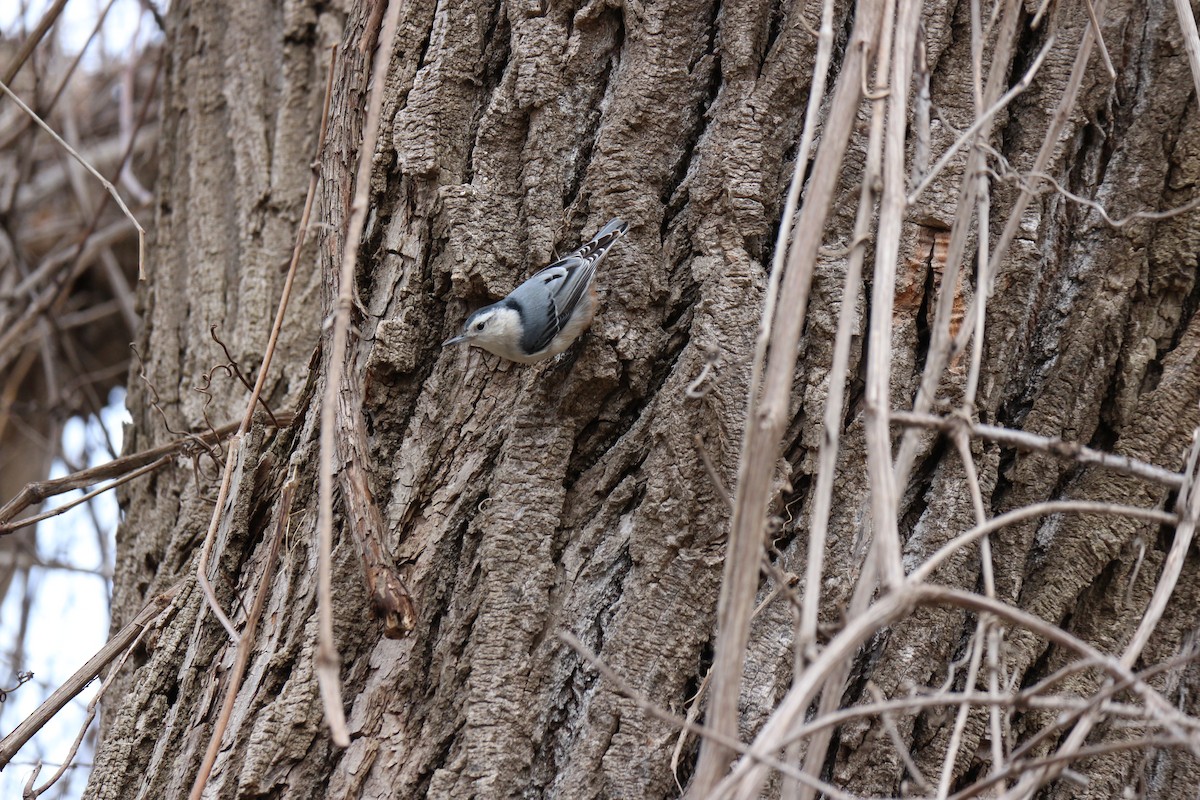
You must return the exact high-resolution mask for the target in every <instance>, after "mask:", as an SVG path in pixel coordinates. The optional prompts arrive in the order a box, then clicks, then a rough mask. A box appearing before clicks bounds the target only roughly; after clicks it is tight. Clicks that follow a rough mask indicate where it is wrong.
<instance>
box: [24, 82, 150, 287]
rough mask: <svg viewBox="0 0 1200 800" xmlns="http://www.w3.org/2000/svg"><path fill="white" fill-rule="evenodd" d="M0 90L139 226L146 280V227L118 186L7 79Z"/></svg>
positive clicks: (141, 263) (142, 272)
mask: <svg viewBox="0 0 1200 800" xmlns="http://www.w3.org/2000/svg"><path fill="white" fill-rule="evenodd" d="M0 91H3V92H4V93H5V94H6V95H8V96H9V98H11V99H12V101H13V102H14V103H16V104H17V105H18V106H20V108H21V110H22V111H24V112H25V113H26V114H28V115H29V116H30V117H32V118H33V121H34V122H36V123H37V124H38V125H39V126H40V127H41V128H42V130H44V131H45V132H46V133H48V134H50V136H51V137H52V138H53V139H54V141H56V142H58V144H59V145H60V146H62V148H63V149H64V150H66V151H67V152H68V153H70V154H71V157H72V158H74V159H75V160H76V161H78V162H79V163H80V164H82V165H83V168H84V169H86V170H87V171H88V172H90V173H91V174H92V177H93V178H95V179H96V180H98V181H100V184H101V185H102V186H103V187H104V188H105V190H106V191H107V192H108V193H109V195H111V196H112V199H113V200H115V201H116V202H117V205H118V206H120V207H121V211H122V212H124V214H125V216H126V217H128V218H129V221H130V222H131V223H133V227H135V228H137V232H138V279H139V280H143V281H144V280H146V229H145V228H143V227H142V226H141V224H140V223H138V221H137V218H136V217H135V216H133V212H132V211H130V210H129V206H127V205H125V201H124V200H122V199H121V195H120V194H118V193H117V187H115V186H113V185H112V183H110V182H109V180H108V178H105V177H104V176H103V175H101V174H100V173H99V172H97V171H96V168H95V167H93V166H92V165H91V164H89V163H88V162H87V160H86V159H85V158H84V157H83V156H81V155H79V153H77V152H75V148H73V147H71V145H69V144H67V143H66V142H65V141H63V138H62V137H61V136H59V135H58V134H57V133H55V132H54V129H53V128H51V127H50V126H49V125H47V124H46V123H45V122H44V121H43V120H42V118H41V117H39V116H38V115H37V114H36V113H35V112H34V110H33V109H32V108H30V107H29V106H27V105H25V103H24V102H22V100H21V98H19V97H17V96H16V95H15V94H13V91H12V89H9V88H8V83H7V81H0Z"/></svg>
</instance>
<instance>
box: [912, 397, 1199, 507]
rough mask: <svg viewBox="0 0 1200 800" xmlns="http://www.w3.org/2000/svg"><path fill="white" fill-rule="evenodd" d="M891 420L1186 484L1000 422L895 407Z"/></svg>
mask: <svg viewBox="0 0 1200 800" xmlns="http://www.w3.org/2000/svg"><path fill="white" fill-rule="evenodd" d="M891 418H892V421H893V422H895V423H897V424H899V425H908V426H913V427H919V428H927V429H930V430H936V431H941V432H942V433H947V434H950V433H953V432H954V431H955V430H957V429H960V428H962V429H965V430H966V431H967V433H969V434H970V435H971V436H975V437H978V438H980V439H987V440H988V441H991V442H996V443H998V444H1002V445H1006V446H1009V447H1015V448H1016V449H1017V450H1022V451H1025V452H1037V453H1048V454H1050V455H1052V456H1056V457H1058V458H1062V459H1067V460H1071V461H1077V462H1079V463H1080V464H1095V465H1097V466H1100V467H1104V468H1105V469H1111V470H1113V471H1114V472H1120V473H1123V474H1125V475H1133V476H1135V477H1138V478H1141V479H1143V480H1146V481H1151V482H1152V483H1157V484H1159V485H1161V486H1164V487H1166V488H1168V489H1171V490H1175V491H1177V490H1178V489H1179V488H1180V487H1181V486H1182V485H1183V476H1182V475H1180V474H1179V473H1178V472H1172V471H1171V470H1169V469H1164V468H1163V467H1159V466H1155V465H1154V464H1147V463H1146V462H1144V461H1138V460H1137V459H1136V458H1130V457H1129V456H1121V455H1116V454H1114V453H1106V452H1104V451H1103V450H1096V449H1094V448H1091V447H1088V446H1087V445H1083V444H1079V443H1078V442H1067V441H1063V440H1062V439H1058V438H1051V437H1047V436H1038V435H1037V434H1035V433H1027V432H1026V431H1018V430H1014V429H1012V428H1002V427H1000V426H998V425H984V424H982V423H978V422H970V421H969V420H966V419H964V418H963V417H962V416H947V417H939V416H935V415H933V414H921V413H917V412H915V411H900V410H896V409H893V410H892V414H891Z"/></svg>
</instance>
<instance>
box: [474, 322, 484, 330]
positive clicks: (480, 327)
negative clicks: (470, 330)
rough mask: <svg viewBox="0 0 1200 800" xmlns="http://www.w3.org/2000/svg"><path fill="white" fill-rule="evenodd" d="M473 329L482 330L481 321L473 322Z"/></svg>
mask: <svg viewBox="0 0 1200 800" xmlns="http://www.w3.org/2000/svg"><path fill="white" fill-rule="evenodd" d="M475 330H477V331H481V330H483V323H482V322H476V323H475Z"/></svg>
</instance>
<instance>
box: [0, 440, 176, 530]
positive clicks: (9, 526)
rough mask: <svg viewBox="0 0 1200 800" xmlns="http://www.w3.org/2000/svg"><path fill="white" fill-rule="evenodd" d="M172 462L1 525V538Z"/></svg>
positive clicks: (164, 460) (157, 463)
mask: <svg viewBox="0 0 1200 800" xmlns="http://www.w3.org/2000/svg"><path fill="white" fill-rule="evenodd" d="M170 462H171V456H163V457H162V458H160V459H158V460H157V461H152V462H150V463H149V464H147V465H146V466H144V467H140V468H138V469H135V470H133V471H132V472H130V473H128V474H126V475H124V476H122V477H120V478H117V479H116V480H114V481H112V482H111V483H107V484H105V485H104V486H101V487H100V488H98V489H93V490H92V491H90V492H88V493H87V494H84V495H82V496H80V497H76V498H75V499H74V500H71V501H70V502H67V503H63V504H62V505H60V506H55V507H54V508H52V509H50V510H49V511H44V512H42V513H41V514H36V515H34V516H32V517H24V518H23V519H20V520H18V521H16V522H4V523H0V536H7V535H8V534H10V533H14V532H16V531H19V530H21V529H22V528H26V527H28V526H30V525H36V524H37V523H39V522H41V521H43V520H47V519H50V518H51V517H57V516H58V515H59V514H63V513H65V512H67V511H70V510H71V509H72V508H75V507H76V506H78V505H80V504H82V503H86V502H87V501H89V500H91V499H92V498H94V497H97V496H99V495H102V494H104V493H105V492H107V491H110V490H112V489H115V488H117V487H118V486H120V485H122V484H125V483H128V482H129V481H131V480H133V479H134V478H140V477H141V476H143V475H145V474H147V473H150V472H154V471H155V470H157V469H158V468H159V467H162V466H165V465H166V464H168V463H170Z"/></svg>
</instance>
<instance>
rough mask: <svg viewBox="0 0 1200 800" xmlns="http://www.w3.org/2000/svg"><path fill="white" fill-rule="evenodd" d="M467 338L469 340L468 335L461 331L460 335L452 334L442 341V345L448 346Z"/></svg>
mask: <svg viewBox="0 0 1200 800" xmlns="http://www.w3.org/2000/svg"><path fill="white" fill-rule="evenodd" d="M466 340H467V337H466V336H464V335H463V334H461V333H460V334H459V335H458V336H451V337H450V338H449V339H447V340H446V341H444V342H442V347H446V346H447V345H452V344H458V343H459V342H465V341H466Z"/></svg>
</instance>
